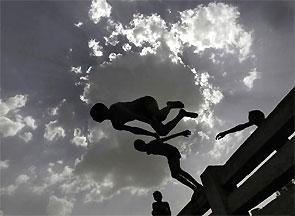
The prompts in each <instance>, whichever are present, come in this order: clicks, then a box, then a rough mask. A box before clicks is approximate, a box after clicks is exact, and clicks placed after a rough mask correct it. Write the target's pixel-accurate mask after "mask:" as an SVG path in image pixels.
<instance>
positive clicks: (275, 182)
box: [227, 138, 294, 213]
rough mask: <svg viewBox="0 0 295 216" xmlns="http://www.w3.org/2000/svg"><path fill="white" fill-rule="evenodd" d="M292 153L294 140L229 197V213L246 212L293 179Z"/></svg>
mask: <svg viewBox="0 0 295 216" xmlns="http://www.w3.org/2000/svg"><path fill="white" fill-rule="evenodd" d="M293 153H294V138H293V139H292V140H291V141H288V142H287V144H285V145H284V146H283V147H282V148H281V149H280V150H279V151H278V152H277V154H275V155H274V156H273V157H272V158H271V159H270V160H269V161H267V162H266V163H265V164H264V165H262V167H261V168H260V169H259V170H258V171H257V172H256V173H254V174H253V175H252V176H251V177H250V178H249V179H248V180H247V181H246V182H245V183H244V184H242V185H241V186H240V187H239V188H238V189H236V190H235V191H234V192H233V193H231V194H230V195H229V197H228V200H227V203H228V208H229V210H230V212H231V213H244V212H247V211H248V210H249V209H250V208H252V207H254V206H255V205H257V204H259V203H260V202H261V201H263V200H264V199H266V198H267V197H268V196H270V195H271V194H272V193H274V192H275V191H276V190H277V189H279V188H280V187H282V186H283V185H284V184H286V183H287V182H289V181H290V180H291V179H292V177H294V155H293Z"/></svg>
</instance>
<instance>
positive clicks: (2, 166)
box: [0, 160, 9, 170]
mask: <svg viewBox="0 0 295 216" xmlns="http://www.w3.org/2000/svg"><path fill="white" fill-rule="evenodd" d="M8 167H9V160H5V161H2V160H0V170H2V169H7V168H8Z"/></svg>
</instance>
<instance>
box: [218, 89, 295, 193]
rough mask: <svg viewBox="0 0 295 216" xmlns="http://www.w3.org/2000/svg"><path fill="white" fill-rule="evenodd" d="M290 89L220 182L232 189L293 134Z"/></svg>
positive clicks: (245, 144) (228, 167)
mask: <svg viewBox="0 0 295 216" xmlns="http://www.w3.org/2000/svg"><path fill="white" fill-rule="evenodd" d="M294 91H295V90H294V88H293V89H292V90H291V91H290V92H289V94H288V95H287V96H286V97H285V98H284V99H283V100H282V101H281V102H280V103H279V104H278V105H277V107H276V108H275V109H274V110H273V112H272V113H271V114H270V115H269V116H268V117H267V119H266V121H265V123H264V124H263V125H262V126H261V127H259V128H258V129H257V130H256V131H254V133H253V134H252V135H251V136H250V137H249V138H248V139H247V140H246V141H245V142H244V144H243V145H241V146H240V148H239V149H238V150H237V151H236V152H235V153H234V154H233V155H232V156H231V157H230V159H229V160H228V161H227V162H226V164H225V166H224V168H223V173H224V175H222V176H221V182H222V183H223V184H224V185H229V188H230V187H234V186H235V185H236V184H237V183H238V182H239V181H241V180H242V179H243V178H244V177H245V176H246V175H248V174H249V173H250V172H251V171H252V170H253V169H254V168H255V167H256V166H258V164H259V163H261V162H262V161H263V160H264V159H265V158H266V157H267V156H268V155H269V154H270V153H271V152H272V151H273V150H274V149H277V148H278V147H280V146H281V143H284V141H283V140H287V137H288V136H289V135H291V134H292V133H293V132H294V96H295V95H294Z"/></svg>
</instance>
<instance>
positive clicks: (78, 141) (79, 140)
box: [71, 128, 88, 147]
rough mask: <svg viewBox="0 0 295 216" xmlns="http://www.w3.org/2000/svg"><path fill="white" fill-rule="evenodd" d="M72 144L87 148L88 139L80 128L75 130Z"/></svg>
mask: <svg viewBox="0 0 295 216" xmlns="http://www.w3.org/2000/svg"><path fill="white" fill-rule="evenodd" d="M71 142H72V143H74V144H75V145H76V146H82V147H87V145H88V143H87V138H86V137H85V136H83V135H82V131H81V129H80V128H75V129H74V137H73V139H72V140H71Z"/></svg>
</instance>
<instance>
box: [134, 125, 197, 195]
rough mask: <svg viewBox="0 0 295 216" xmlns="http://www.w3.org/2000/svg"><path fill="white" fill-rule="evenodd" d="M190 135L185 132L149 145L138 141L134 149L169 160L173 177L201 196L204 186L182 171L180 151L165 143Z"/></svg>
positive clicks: (188, 132)
mask: <svg viewBox="0 0 295 216" xmlns="http://www.w3.org/2000/svg"><path fill="white" fill-rule="evenodd" d="M190 134H191V132H190V131H189V130H185V131H183V132H180V133H176V134H174V135H171V136H167V137H163V138H159V139H155V140H153V141H151V142H149V143H148V144H146V143H145V142H144V141H143V140H140V139H138V140H135V141H134V148H135V149H136V150H137V151H141V152H146V153H147V154H148V155H150V154H154V155H162V156H165V157H166V158H167V159H168V164H169V168H170V172H171V176H172V177H173V178H175V179H177V180H178V181H180V182H181V183H183V184H184V185H186V186H188V187H190V188H191V189H192V190H193V191H195V193H197V194H199V193H201V192H202V185H201V184H199V183H198V182H197V181H196V180H195V179H194V178H193V177H192V176H191V175H190V174H188V173H187V172H185V171H184V170H182V169H181V167H180V158H181V155H180V153H179V151H178V149H177V148H176V147H174V146H172V145H169V144H167V143H164V142H165V141H167V140H170V139H173V138H175V137H178V136H184V137H188V136H189V135H190Z"/></svg>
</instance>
